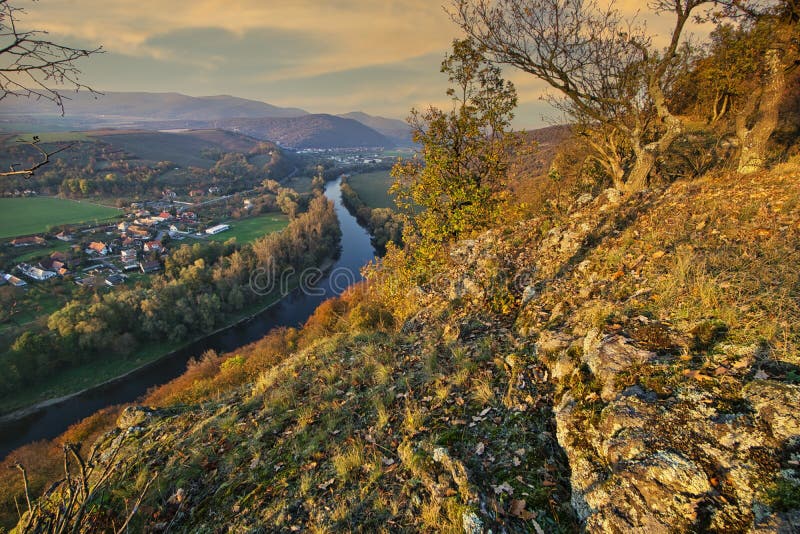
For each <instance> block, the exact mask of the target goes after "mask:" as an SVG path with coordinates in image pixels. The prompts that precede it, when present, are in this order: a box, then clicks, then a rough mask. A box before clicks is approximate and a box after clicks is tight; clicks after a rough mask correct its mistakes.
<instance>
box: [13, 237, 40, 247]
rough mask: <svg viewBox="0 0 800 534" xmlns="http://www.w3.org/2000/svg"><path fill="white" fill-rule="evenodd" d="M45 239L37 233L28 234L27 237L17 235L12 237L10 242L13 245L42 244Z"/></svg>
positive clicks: (28, 245)
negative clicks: (14, 237)
mask: <svg viewBox="0 0 800 534" xmlns="http://www.w3.org/2000/svg"><path fill="white" fill-rule="evenodd" d="M46 243H47V241H46V240H45V239H44V238H43V237H39V236H38V235H34V236H29V237H18V238H16V239H14V240H13V241H12V242H11V244H12V245H14V246H15V247H30V246H33V245H44V244H46Z"/></svg>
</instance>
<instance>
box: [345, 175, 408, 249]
mask: <svg viewBox="0 0 800 534" xmlns="http://www.w3.org/2000/svg"><path fill="white" fill-rule="evenodd" d="M341 191H342V203H343V204H344V206H345V207H346V208H347V211H349V212H350V213H351V214H353V216H354V217H355V218H356V220H358V222H359V224H361V225H362V226H364V227H366V228H367V230H368V231H369V233H370V235H371V236H372V238H371V240H372V245H373V246H374V247H375V248H376V249H378V250H379V251H385V250H386V245H388V244H389V243H390V242H391V243H395V244H398V245H399V244H401V242H402V239H403V219H402V218H401V216H400V215H399V214H397V213H395V212H394V211H392V210H391V209H390V208H371V207H369V206H367V205H366V204H364V201H363V200H361V197H359V196H358V193H357V192H356V190H355V189H353V188H352V187H351V186H350V184H349V183H347V178H346V177H342V186H341Z"/></svg>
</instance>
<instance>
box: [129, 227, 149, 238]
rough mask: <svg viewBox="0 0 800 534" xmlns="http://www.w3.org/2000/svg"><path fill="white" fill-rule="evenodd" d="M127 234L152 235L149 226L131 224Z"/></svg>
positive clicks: (143, 236) (144, 236) (142, 236)
mask: <svg viewBox="0 0 800 534" xmlns="http://www.w3.org/2000/svg"><path fill="white" fill-rule="evenodd" d="M127 234H128V235H133V236H136V237H141V238H146V237H150V230H148V229H147V228H142V227H141V226H129V227H128V231H127Z"/></svg>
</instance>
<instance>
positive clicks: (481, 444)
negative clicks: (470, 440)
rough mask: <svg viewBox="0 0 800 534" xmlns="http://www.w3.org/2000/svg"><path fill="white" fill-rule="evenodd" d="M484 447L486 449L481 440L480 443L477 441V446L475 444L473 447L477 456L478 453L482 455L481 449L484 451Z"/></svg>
mask: <svg viewBox="0 0 800 534" xmlns="http://www.w3.org/2000/svg"><path fill="white" fill-rule="evenodd" d="M485 449H486V445H484V444H483V442H482V441H481V442H480V443H478V446H477V447H475V454H477V455H478V456H480V455H482V454H483V451H484V450H485Z"/></svg>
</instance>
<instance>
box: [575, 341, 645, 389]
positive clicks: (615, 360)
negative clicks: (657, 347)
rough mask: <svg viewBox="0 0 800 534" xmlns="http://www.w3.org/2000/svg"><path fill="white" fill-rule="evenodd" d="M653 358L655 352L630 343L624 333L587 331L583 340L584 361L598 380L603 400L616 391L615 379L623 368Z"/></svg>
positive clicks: (640, 363) (625, 368)
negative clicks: (604, 334) (602, 333)
mask: <svg viewBox="0 0 800 534" xmlns="http://www.w3.org/2000/svg"><path fill="white" fill-rule="evenodd" d="M655 357H656V355H655V353H653V352H650V351H646V350H643V349H639V348H637V347H634V346H633V345H631V344H629V343H628V340H627V339H626V338H625V337H623V336H619V335H616V334H615V335H609V336H602V335H601V333H600V332H599V331H598V330H597V329H592V330H590V331H589V333H588V334H586V338H585V340H584V347H583V361H584V363H586V364H587V365H588V366H589V369H591V371H592V374H594V375H595V376H596V377H597V379H598V380H600V382H601V384H602V391H601V393H600V397H601V398H602V399H603V400H604V401H606V402H608V401H610V400H612V399H613V398H614V397H615V396H616V394H617V393H618V390H619V388H618V386H617V385H616V378H617V376H618V375H619V374H620V373H621V372H622V371H625V370H627V369H629V368H630V367H632V366H634V365H642V364H644V363H647V362H649V361H652V360H653V359H655Z"/></svg>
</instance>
